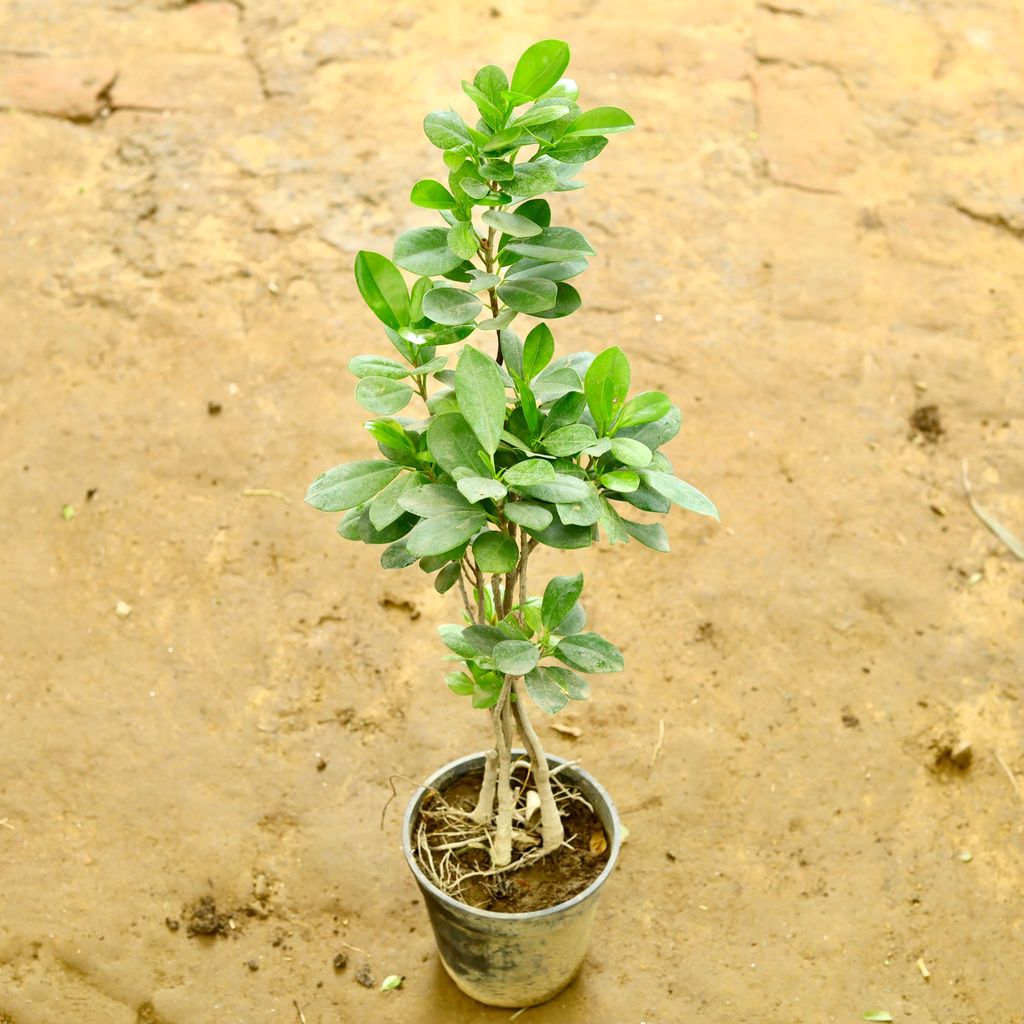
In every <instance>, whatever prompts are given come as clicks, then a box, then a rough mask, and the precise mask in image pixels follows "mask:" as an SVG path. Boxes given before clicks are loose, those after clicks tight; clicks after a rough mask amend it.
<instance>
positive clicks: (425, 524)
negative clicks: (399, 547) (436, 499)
mask: <svg viewBox="0 0 1024 1024" xmlns="http://www.w3.org/2000/svg"><path fill="white" fill-rule="evenodd" d="M486 523H487V517H486V516H485V515H484V513H483V512H481V511H478V510H477V509H471V510H469V511H458V512H443V513H442V514H441V515H439V516H431V517H430V518H429V519H423V520H421V521H420V522H419V523H417V524H416V525H415V526H414V527H413V528H412V530H411V531H410V532H409V534H408V535H407V536H406V538H405V544H406V547H407V548H408V549H409V552H410V553H411V554H413V555H415V556H416V557H417V558H422V557H423V556H424V555H440V554H442V553H443V552H445V551H450V550H451V549H452V548H454V547H456V546H458V545H459V544H462V543H463V542H465V541H467V540H469V539H470V538H471V537H472V536H473V535H474V534H476V533H478V532H479V531H480V530H482V529H483V527H484V526H485V525H486Z"/></svg>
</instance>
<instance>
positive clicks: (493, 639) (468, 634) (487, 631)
mask: <svg viewBox="0 0 1024 1024" xmlns="http://www.w3.org/2000/svg"><path fill="white" fill-rule="evenodd" d="M462 637H463V639H464V640H465V641H466V642H467V643H469V644H471V645H472V646H473V648H474V650H475V651H476V653H478V654H487V655H489V654H490V653H491V651H493V650H494V648H495V645H497V644H500V643H503V642H504V641H505V640H507V639H508V637H506V636H505V634H504V633H502V631H501V630H500V629H498V628H497V627H496V626H487V625H482V626H467V627H466V628H465V629H464V630H463V631H462Z"/></svg>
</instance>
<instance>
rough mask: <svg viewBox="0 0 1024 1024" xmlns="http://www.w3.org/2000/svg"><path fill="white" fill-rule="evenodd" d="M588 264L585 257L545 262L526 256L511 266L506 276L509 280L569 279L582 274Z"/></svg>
mask: <svg viewBox="0 0 1024 1024" xmlns="http://www.w3.org/2000/svg"><path fill="white" fill-rule="evenodd" d="M587 266H588V264H587V261H586V260H585V259H583V257H580V258H579V259H577V260H562V261H560V262H558V263H544V262H542V261H541V260H534V259H527V258H526V257H525V256H524V257H523V258H522V259H520V260H518V261H517V262H516V263H513V264H512V266H511V267H509V269H508V273H507V274H506V275H505V278H506V280H508V279H509V278H516V277H541V278H544V279H545V280H547V281H568V280H569V278H571V277H576V276H577V275H578V274H582V273H583V271H584V270H586V269H587Z"/></svg>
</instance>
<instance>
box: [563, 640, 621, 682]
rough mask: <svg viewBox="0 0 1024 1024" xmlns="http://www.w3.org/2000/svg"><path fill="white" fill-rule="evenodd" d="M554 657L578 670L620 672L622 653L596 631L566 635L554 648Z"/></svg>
mask: <svg viewBox="0 0 1024 1024" xmlns="http://www.w3.org/2000/svg"><path fill="white" fill-rule="evenodd" d="M554 653H555V657H556V658H558V660H559V661H562V662H565V664H566V665H568V666H569V667H570V668H575V669H578V670H579V671H580V672H621V671H622V669H623V667H624V663H623V660H622V653H621V652H620V651H619V649H618V648H617V647H615V646H614V645H613V644H610V643H609V642H608V641H607V640H605V638H604V637H603V636H599V635H598V634H597V633H577V634H576V636H567V637H566V638H565V639H564V640H562V641H560V642H559V644H558V646H557V647H556V648H555V652H554Z"/></svg>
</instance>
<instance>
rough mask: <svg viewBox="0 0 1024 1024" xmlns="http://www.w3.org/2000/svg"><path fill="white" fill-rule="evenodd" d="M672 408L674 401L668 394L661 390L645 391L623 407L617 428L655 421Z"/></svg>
mask: <svg viewBox="0 0 1024 1024" xmlns="http://www.w3.org/2000/svg"><path fill="white" fill-rule="evenodd" d="M671 409H672V403H671V402H670V401H669V400H668V396H667V395H663V394H662V393H661V392H660V391H643V392H641V393H640V394H639V395H636V396H635V397H634V398H631V399H630V400H629V401H628V402H626V404H625V405H624V406H623V407H622V412H621V413H620V414H619V419H618V422H617V423H616V428H617V429H619V430H621V429H622V428H623V427H635V426H638V425H640V424H641V423H653V422H654V421H655V420H660V419H661V418H662V417H663V416H665V415H667V414H668V413H669V412H670V411H671Z"/></svg>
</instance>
